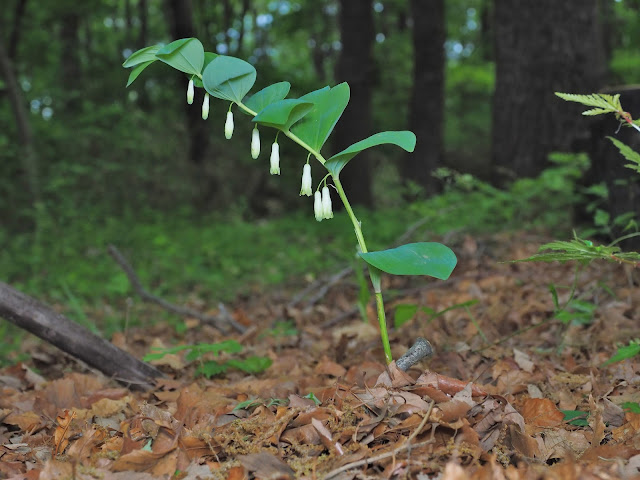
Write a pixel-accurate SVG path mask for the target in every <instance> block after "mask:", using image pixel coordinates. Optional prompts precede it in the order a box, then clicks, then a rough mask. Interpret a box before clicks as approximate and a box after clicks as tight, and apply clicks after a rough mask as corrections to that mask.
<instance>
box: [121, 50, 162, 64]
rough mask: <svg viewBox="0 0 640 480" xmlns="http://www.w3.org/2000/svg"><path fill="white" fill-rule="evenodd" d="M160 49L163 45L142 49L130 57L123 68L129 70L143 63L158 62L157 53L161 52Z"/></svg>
mask: <svg viewBox="0 0 640 480" xmlns="http://www.w3.org/2000/svg"><path fill="white" fill-rule="evenodd" d="M160 47H162V45H151V46H150V47H145V48H141V49H140V50H138V51H137V52H133V53H132V54H131V55H129V58H127V59H126V60H125V61H124V63H123V64H122V66H123V67H124V68H129V67H135V66H136V65H140V64H141V63H147V62H155V61H156V60H157V58H156V52H157V51H158V50H160Z"/></svg>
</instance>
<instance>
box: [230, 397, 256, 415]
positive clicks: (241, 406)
mask: <svg viewBox="0 0 640 480" xmlns="http://www.w3.org/2000/svg"><path fill="white" fill-rule="evenodd" d="M262 404H263V402H262V400H260V399H259V398H249V399H247V400H245V401H244V402H240V403H238V404H237V405H236V406H235V407H233V410H232V411H233V412H235V411H236V410H248V409H249V408H253V407H257V406H259V405H262Z"/></svg>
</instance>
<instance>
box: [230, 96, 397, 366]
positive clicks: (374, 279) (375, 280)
mask: <svg viewBox="0 0 640 480" xmlns="http://www.w3.org/2000/svg"><path fill="white" fill-rule="evenodd" d="M238 107H240V108H242V109H243V110H244V111H245V112H247V113H249V114H250V115H253V116H254V117H255V116H256V115H257V112H254V111H253V110H251V109H250V108H248V107H247V106H246V105H244V104H242V103H238ZM282 132H283V133H284V134H285V135H286V136H287V137H289V138H290V139H291V140H292V141H294V142H295V143H297V144H298V145H300V146H301V147H302V148H304V149H305V150H307V151H308V152H310V153H311V154H312V155H313V156H314V157H316V160H318V161H319V162H320V163H321V164H322V165H324V164H325V163H326V159H325V158H324V157H323V156H322V154H321V153H320V152H318V151H317V150H314V149H313V148H311V146H309V145H308V144H307V143H305V142H304V141H302V140H301V139H300V138H299V137H298V136H297V135H295V134H294V133H291V132H290V131H288V130H282ZM331 178H332V179H333V184H334V186H335V187H336V191H337V192H338V196H339V197H340V200H342V204H343V205H344V209H345V211H346V212H347V215H349V218H350V219H351V223H352V224H353V230H354V232H355V234H356V239H357V240H358V246H359V247H360V251H361V252H362V253H367V252H368V250H367V244H366V242H365V241H364V235H362V226H361V225H360V221H359V220H358V218H357V217H356V215H355V213H353V208H351V204H350V203H349V199H348V198H347V194H346V193H345V191H344V188H343V187H342V183H341V182H340V178H339V177H338V176H334V175H331ZM368 269H369V277H370V278H371V284H372V285H373V291H374V293H375V298H376V311H377V314H378V323H379V325H380V337H381V339H382V348H383V349H384V358H385V360H386V362H387V363H391V362H392V361H393V357H392V356H391V345H390V344H389V334H388V332H387V319H386V315H385V312H384V300H383V298H382V287H381V282H380V274H381V272H380V270H378V269H377V268H375V267H373V266H371V265H368Z"/></svg>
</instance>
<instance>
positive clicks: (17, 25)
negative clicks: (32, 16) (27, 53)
mask: <svg viewBox="0 0 640 480" xmlns="http://www.w3.org/2000/svg"><path fill="white" fill-rule="evenodd" d="M27 1H28V0H18V2H17V3H16V8H15V13H14V16H13V29H12V30H11V34H10V35H9V47H8V48H7V55H8V56H9V59H10V60H11V61H12V62H13V61H15V59H16V56H17V54H18V44H19V43H20V34H21V33H22V19H23V18H24V14H25V12H26V11H27Z"/></svg>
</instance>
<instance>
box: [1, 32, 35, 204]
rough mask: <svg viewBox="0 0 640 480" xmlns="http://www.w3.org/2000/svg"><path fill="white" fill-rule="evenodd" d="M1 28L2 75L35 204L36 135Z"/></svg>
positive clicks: (30, 191)
mask: <svg viewBox="0 0 640 480" xmlns="http://www.w3.org/2000/svg"><path fill="white" fill-rule="evenodd" d="M2 33H3V32H2V31H1V30H0V75H1V76H2V78H3V79H4V83H5V86H6V92H7V96H8V97H9V103H10V105H11V109H12V110H13V116H14V118H15V121H16V129H17V131H18V141H19V142H20V146H21V148H22V154H21V155H20V157H21V159H22V168H23V170H24V172H25V176H26V180H27V185H28V189H29V193H30V194H31V197H32V199H33V202H34V204H36V203H38V202H40V200H41V192H40V182H39V179H38V157H37V154H36V149H35V146H34V136H33V131H32V129H31V123H30V122H29V111H28V110H27V107H26V105H25V103H24V99H23V98H22V92H21V90H20V86H19V85H18V79H17V77H16V74H15V71H14V69H13V64H12V62H11V60H10V59H9V57H8V55H7V51H6V49H5V47H4V41H3V35H2Z"/></svg>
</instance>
